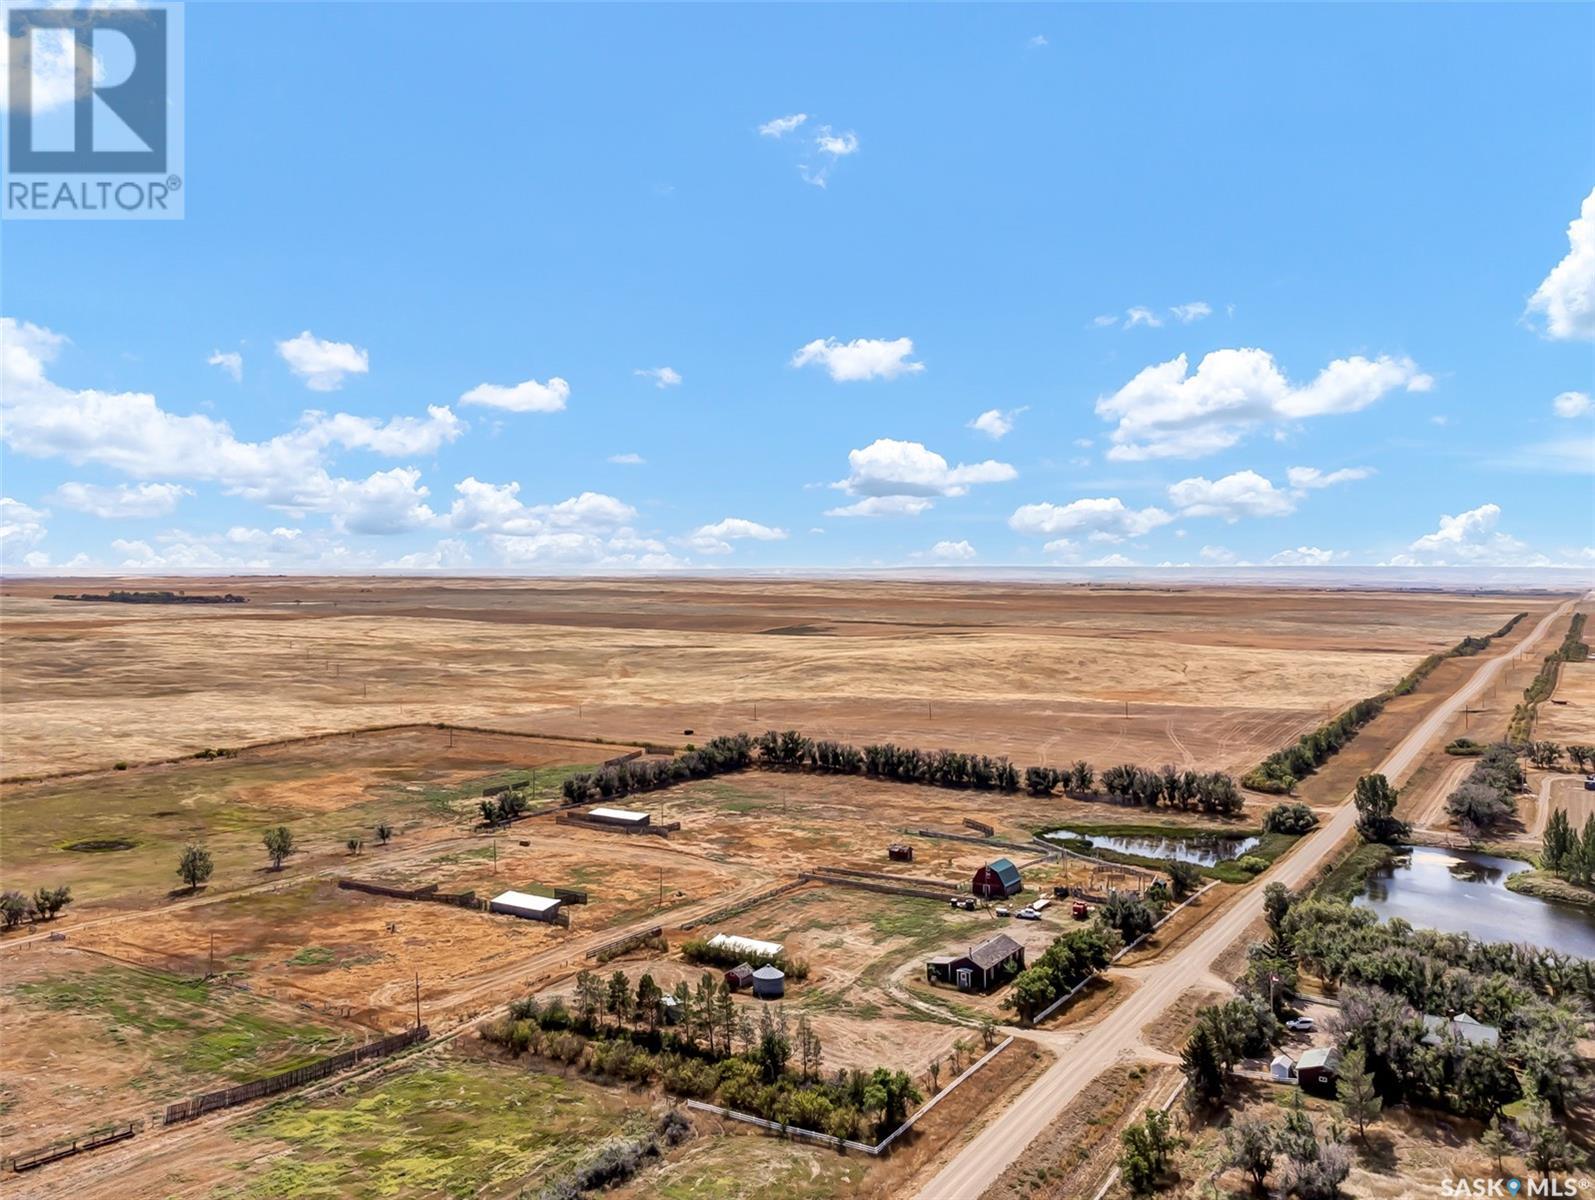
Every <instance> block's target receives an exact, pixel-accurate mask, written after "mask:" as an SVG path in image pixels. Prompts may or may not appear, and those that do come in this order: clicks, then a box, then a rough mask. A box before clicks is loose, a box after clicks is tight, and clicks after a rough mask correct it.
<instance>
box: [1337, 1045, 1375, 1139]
mask: <svg viewBox="0 0 1595 1200" xmlns="http://www.w3.org/2000/svg"><path fill="white" fill-rule="evenodd" d="M1367 1068H1368V1056H1367V1055H1366V1054H1365V1053H1364V1052H1363V1049H1362V1047H1361V1046H1356V1047H1353V1048H1352V1049H1351V1050H1350V1051H1348V1052H1347V1053H1346V1055H1345V1056H1344V1057H1343V1058H1342V1059H1341V1060H1340V1077H1339V1079H1337V1080H1336V1081H1335V1098H1336V1099H1338V1100H1339V1101H1340V1107H1341V1109H1342V1111H1344V1112H1345V1114H1346V1120H1348V1121H1350V1122H1351V1123H1352V1124H1353V1125H1355V1126H1356V1127H1357V1136H1358V1137H1360V1138H1362V1139H1363V1140H1364V1141H1367V1140H1368V1123H1369V1122H1370V1121H1376V1120H1378V1119H1379V1110H1380V1109H1381V1108H1383V1107H1384V1102H1383V1101H1381V1100H1380V1099H1379V1093H1378V1092H1376V1091H1374V1086H1373V1074H1372V1073H1371V1072H1370V1071H1369V1070H1368V1069H1367Z"/></svg>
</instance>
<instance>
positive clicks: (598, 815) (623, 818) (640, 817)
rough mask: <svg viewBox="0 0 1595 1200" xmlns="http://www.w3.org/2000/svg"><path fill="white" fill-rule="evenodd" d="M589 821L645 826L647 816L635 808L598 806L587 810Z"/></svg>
mask: <svg viewBox="0 0 1595 1200" xmlns="http://www.w3.org/2000/svg"><path fill="white" fill-rule="evenodd" d="M587 819H588V820H589V821H602V822H603V823H604V824H606V825H646V824H648V814H647V813H645V812H639V811H637V810H636V809H635V808H609V807H607V806H604V805H600V806H599V807H598V808H590V809H588V810H587Z"/></svg>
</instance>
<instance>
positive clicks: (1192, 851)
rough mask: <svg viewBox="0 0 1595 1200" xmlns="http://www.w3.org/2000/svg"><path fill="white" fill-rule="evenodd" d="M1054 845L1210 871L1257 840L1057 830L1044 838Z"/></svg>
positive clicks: (1221, 836)
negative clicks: (1073, 844)
mask: <svg viewBox="0 0 1595 1200" xmlns="http://www.w3.org/2000/svg"><path fill="white" fill-rule="evenodd" d="M1047 836H1048V837H1050V838H1053V839H1055V840H1056V841H1060V842H1063V841H1070V840H1074V841H1081V840H1083V841H1085V842H1087V843H1088V844H1089V845H1090V846H1091V847H1092V848H1093V849H1096V850H1114V851H1117V852H1118V853H1120V854H1135V855H1138V856H1140V857H1141V858H1165V859H1175V860H1177V861H1179V862H1188V863H1195V864H1196V865H1197V866H1199V867H1212V866H1216V865H1218V864H1219V863H1221V862H1229V861H1230V860H1231V859H1232V858H1239V857H1240V856H1241V855H1243V854H1245V853H1247V851H1249V850H1251V849H1252V847H1254V846H1256V845H1257V843H1258V841H1259V839H1258V838H1254V837H1235V836H1227V835H1225V834H1191V835H1190V836H1188V837H1163V836H1159V835H1156V834H1138V835H1136V836H1133V837H1117V836H1114V837H1109V836H1104V835H1097V834H1086V833H1070V832H1069V831H1068V830H1058V831H1057V832H1056V833H1049V834H1048V835H1047Z"/></svg>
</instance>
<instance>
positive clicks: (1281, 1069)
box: [1268, 1054, 1296, 1083]
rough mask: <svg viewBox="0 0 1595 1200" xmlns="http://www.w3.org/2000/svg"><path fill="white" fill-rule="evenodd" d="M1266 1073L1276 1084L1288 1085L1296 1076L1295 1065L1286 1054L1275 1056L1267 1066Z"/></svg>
mask: <svg viewBox="0 0 1595 1200" xmlns="http://www.w3.org/2000/svg"><path fill="white" fill-rule="evenodd" d="M1268 1073H1269V1075H1271V1076H1272V1077H1273V1078H1274V1080H1275V1081H1276V1082H1278V1083H1289V1082H1290V1081H1291V1080H1292V1079H1293V1078H1295V1076H1296V1064H1295V1063H1294V1062H1292V1061H1291V1059H1290V1056H1289V1055H1288V1054H1276V1055H1275V1056H1274V1061H1273V1062H1271V1063H1269V1064H1268Z"/></svg>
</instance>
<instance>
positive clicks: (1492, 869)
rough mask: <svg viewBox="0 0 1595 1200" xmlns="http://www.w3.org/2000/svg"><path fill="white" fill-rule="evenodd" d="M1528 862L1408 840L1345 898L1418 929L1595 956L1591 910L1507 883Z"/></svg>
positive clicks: (1526, 867)
mask: <svg viewBox="0 0 1595 1200" xmlns="http://www.w3.org/2000/svg"><path fill="white" fill-rule="evenodd" d="M1528 869H1529V865H1528V863H1524V862H1518V861H1517V860H1516V859H1511V858H1496V857H1495V856H1494V855H1490V854H1474V853H1472V852H1471V851H1466V850H1440V849H1436V848H1434V847H1431V846H1414V847H1412V849H1411V852H1410V853H1407V854H1403V855H1402V856H1401V857H1399V858H1397V859H1395V861H1394V862H1392V863H1391V864H1390V865H1389V866H1388V867H1383V868H1381V869H1380V870H1378V871H1375V872H1373V873H1372V874H1370V875H1369V876H1368V882H1367V884H1366V886H1365V887H1364V889H1363V894H1362V895H1360V896H1358V897H1357V898H1356V899H1355V900H1353V901H1352V903H1353V904H1355V905H1356V906H1357V907H1359V908H1371V909H1373V911H1374V912H1376V913H1378V914H1379V916H1380V917H1382V918H1383V917H1400V918H1402V919H1403V920H1405V921H1407V922H1409V923H1410V924H1412V925H1416V926H1419V927H1421V928H1424V929H1438V930H1440V931H1441V932H1442V933H1466V934H1469V935H1471V936H1472V937H1475V938H1477V939H1479V940H1480V941H1486V942H1528V943H1530V944H1531V945H1535V946H1544V947H1546V948H1548V949H1553V950H1560V951H1562V952H1563V953H1565V954H1578V955H1582V956H1583V957H1585V958H1595V913H1592V912H1591V910H1589V909H1584V908H1579V907H1577V906H1575V905H1569V904H1556V903H1553V902H1551V901H1549V900H1541V899H1539V898H1538V897H1537V896H1520V895H1519V894H1518V893H1517V892H1514V891H1509V890H1508V889H1507V886H1506V881H1507V879H1508V878H1510V877H1511V876H1513V875H1515V874H1517V873H1518V872H1519V871H1527V870H1528Z"/></svg>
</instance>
